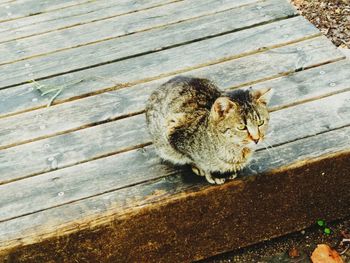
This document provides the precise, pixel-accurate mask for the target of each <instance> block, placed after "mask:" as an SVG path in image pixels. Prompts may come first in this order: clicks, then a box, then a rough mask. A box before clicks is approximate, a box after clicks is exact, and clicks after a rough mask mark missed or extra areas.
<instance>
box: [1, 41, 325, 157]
mask: <svg viewBox="0 0 350 263" xmlns="http://www.w3.org/2000/svg"><path fill="white" fill-rule="evenodd" d="M321 39H322V38H320V39H319V40H321ZM317 40H318V39H315V41H316V43H317ZM321 43H322V41H321ZM301 44H302V45H304V43H303V42H301ZM326 46H327V45H326ZM288 48H289V46H288ZM266 52H268V51H265V53H266ZM311 57H312V56H311ZM250 58H251V57H247V58H246V59H248V61H249V59H250ZM252 59H255V57H253V58H252ZM255 60H256V59H255ZM232 62H236V61H235V60H234V61H232ZM309 66H312V63H311V65H310V64H309ZM270 74H271V72H269V75H270ZM279 75H280V74H279ZM265 78H266V77H265ZM265 78H264V79H265ZM242 82H243V83H245V82H244V80H243V81H241V83H239V84H238V85H242ZM248 82H251V81H249V80H248ZM231 87H235V86H231ZM74 108H75V107H73V109H74ZM51 109H52V110H51ZM54 110H55V111H56V112H57V108H50V109H49V111H54ZM61 112H62V111H61ZM61 112H58V113H61ZM140 112H141V109H140V110H139V111H137V112H136V113H140ZM126 115H128V116H130V115H135V112H131V113H130V112H129V113H127V114H126ZM59 116H60V115H58V116H57V117H59ZM8 118H11V117H8ZM8 118H6V119H0V121H1V120H4V121H5V122H4V121H2V126H4V127H6V128H5V129H4V130H3V131H2V133H6V134H8V135H7V137H9V136H10V137H11V136H12V137H13V136H15V133H13V130H12V132H11V130H10V128H9V127H11V126H13V125H10V126H9V123H8V124H6V120H9V121H11V123H13V124H15V125H23V124H22V123H23V122H22V121H13V120H12V119H8ZM26 118H27V119H28V117H26ZM29 119H30V121H31V120H32V119H33V118H32V117H30V118H29ZM115 119H120V117H119V116H118V117H117V118H111V117H109V118H108V119H105V120H99V121H98V122H96V121H95V122H92V123H86V124H84V125H82V126H81V125H80V126H79V127H78V128H77V127H75V128H73V129H67V128H66V131H62V133H60V134H63V133H67V132H72V131H75V130H79V129H83V128H87V127H91V126H95V125H96V124H95V123H97V124H99V123H103V122H106V121H109V120H115ZM31 122H32V121H31ZM56 122H57V120H56V119H55V123H56ZM33 124H34V122H33ZM35 125H36V124H35ZM41 125H44V123H42V124H41ZM26 126H27V128H26V129H27V130H29V129H28V128H29V127H30V126H33V125H29V126H28V125H26ZM36 126H37V125H36ZM36 126H35V127H36ZM45 126H48V127H49V129H51V127H50V125H48V123H45ZM34 130H35V133H37V134H40V133H43V132H45V131H43V132H39V133H38V130H37V129H34ZM0 134H1V132H0ZM25 134H26V133H22V135H20V134H17V135H16V136H15V137H16V138H20V137H21V136H22V138H23V135H25ZM57 134H58V133H56V134H53V135H44V136H40V135H37V136H36V138H33V137H32V138H31V139H29V140H28V139H22V141H18V140H16V142H15V143H10V142H9V138H7V139H6V140H5V139H4V138H3V140H5V141H7V144H6V145H1V146H0V150H1V149H6V148H10V147H13V146H16V145H20V144H24V143H28V142H32V141H35V140H40V139H44V138H48V137H52V136H55V135H57ZM27 136H28V132H27Z"/></svg>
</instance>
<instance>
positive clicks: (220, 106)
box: [212, 97, 237, 120]
mask: <svg viewBox="0 0 350 263" xmlns="http://www.w3.org/2000/svg"><path fill="white" fill-rule="evenodd" d="M236 107H237V105H236V103H234V102H232V101H231V100H230V98H228V97H219V98H217V99H216V100H215V102H214V104H213V107H212V114H213V118H214V119H215V120H218V119H220V118H222V117H224V116H225V115H226V114H227V113H228V112H229V111H230V110H232V109H235V108H236Z"/></svg>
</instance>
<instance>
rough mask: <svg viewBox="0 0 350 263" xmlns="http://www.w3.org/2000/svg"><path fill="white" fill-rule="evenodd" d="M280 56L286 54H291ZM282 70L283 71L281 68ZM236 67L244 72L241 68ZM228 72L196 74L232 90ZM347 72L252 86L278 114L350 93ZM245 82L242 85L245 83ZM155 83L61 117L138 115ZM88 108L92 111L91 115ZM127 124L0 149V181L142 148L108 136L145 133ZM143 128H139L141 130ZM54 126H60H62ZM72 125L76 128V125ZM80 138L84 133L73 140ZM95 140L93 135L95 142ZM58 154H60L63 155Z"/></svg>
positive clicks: (342, 64)
mask: <svg viewBox="0 0 350 263" xmlns="http://www.w3.org/2000/svg"><path fill="white" fill-rule="evenodd" d="M284 53H286V54H288V53H289V52H284ZM270 61H271V60H270ZM283 61H285V62H286V61H289V62H290V61H293V60H292V59H285V58H283ZM309 61H310V60H309ZM277 63H278V65H283V64H282V63H283V62H282V61H281V62H280V63H279V62H278V61H277ZM264 66H267V64H264ZM213 67H215V66H213ZM283 67H285V65H284V66H283ZM232 68H235V66H232ZM237 68H240V70H243V67H237ZM228 72H233V70H232V71H231V70H228V71H215V70H213V69H212V67H208V68H206V70H204V69H203V72H202V73H199V72H197V73H198V75H200V76H202V77H211V78H212V79H213V80H214V81H216V82H218V83H219V84H220V85H221V87H222V88H225V89H226V88H229V87H231V86H232V83H231V81H233V79H234V81H235V83H236V81H238V80H239V76H244V73H243V71H237V72H236V73H235V74H236V75H237V77H235V78H233V77H229V76H228V75H227V74H228ZM349 74H350V62H349V61H347V60H343V61H339V62H336V63H332V64H328V65H324V66H321V67H317V68H313V69H310V70H306V71H299V72H296V73H294V74H291V75H288V76H285V77H282V78H278V79H273V80H270V81H265V82H262V83H261V84H257V85H256V86H254V88H261V87H272V88H273V89H274V90H275V93H274V97H273V100H272V101H271V103H270V105H271V109H272V110H276V109H280V108H282V107H285V106H286V105H291V104H296V103H300V102H302V101H306V100H310V99H312V98H314V99H315V98H319V97H323V96H329V95H330V94H333V93H338V92H342V91H346V90H349V88H350V83H348V79H350V76H349ZM196 75H197V74H196ZM250 76H252V74H250ZM244 80H245V81H246V79H244ZM155 82H156V83H154V82H153V83H152V82H151V83H148V84H140V85H136V86H135V87H132V88H130V89H123V90H119V91H115V92H111V93H104V94H100V95H97V96H95V97H90V98H87V99H83V100H78V101H75V102H73V104H71V106H69V105H70V104H66V106H65V107H66V108H67V109H71V111H70V110H69V111H63V110H62V111H63V112H64V114H62V115H64V116H72V117H73V116H74V118H75V125H76V126H75V128H77V127H78V126H79V125H80V126H82V125H88V124H89V123H96V122H103V121H105V120H108V119H113V118H118V117H121V116H123V115H124V116H126V115H128V114H132V113H133V114H135V113H136V112H141V111H142V110H143V109H144V105H145V101H146V99H147V98H148V96H149V94H150V92H152V91H153V90H154V88H155V87H156V86H157V85H158V84H160V83H159V82H160V81H155ZM330 83H335V84H336V85H335V86H334V85H333V84H332V85H330ZM295 91H302V92H295ZM116 98H118V101H119V102H120V101H121V102H122V103H118V102H117V101H116ZM67 105H68V107H67ZM94 105H99V107H94ZM59 107H61V106H59ZM57 109H58V111H53V112H48V111H47V109H45V110H43V111H42V110H39V111H36V113H37V115H32V116H31V117H30V118H34V119H36V120H38V122H39V123H40V120H42V119H53V120H55V119H61V116H62V115H61V114H59V115H56V114H57V113H59V112H61V110H59V108H57ZM90 109H93V111H91V110H90ZM46 114H49V115H51V114H53V115H51V117H50V116H46ZM109 114H110V115H109ZM20 116H21V115H18V116H15V117H12V118H11V119H12V121H11V122H9V123H8V124H7V125H11V123H21V122H22V121H25V120H26V118H24V119H21V118H18V117H20ZM83 116H86V118H85V119H86V122H84V119H82V118H83ZM72 117H70V118H65V120H64V123H65V124H67V123H69V122H71V121H72ZM141 118H142V117H141ZM78 120H79V122H80V123H79V125H77V121H78ZM128 121H129V119H127V120H123V121H119V122H112V123H111V124H107V125H102V126H98V127H94V128H90V129H89V130H88V131H84V132H78V133H75V136H72V134H68V135H61V136H58V137H55V138H50V139H45V140H41V141H38V142H35V143H31V144H26V145H21V146H17V147H14V148H10V149H6V150H2V151H1V152H0V160H1V161H0V171H1V173H2V174H3V177H1V179H0V182H2V183H4V182H6V181H9V180H17V179H19V178H23V177H27V176H30V175H33V174H37V173H43V172H47V171H50V170H53V169H56V168H62V167H66V166H70V165H74V164H76V163H79V162H82V161H86V160H91V159H94V158H97V157H99V156H103V155H104V154H110V153H112V152H115V151H117V150H122V149H126V148H128V146H129V145H130V141H128V140H129V139H132V140H135V141H134V145H138V144H140V141H139V139H141V140H142V141H141V142H145V141H147V140H148V139H147V137H146V138H144V137H142V138H141V137H138V136H137V135H136V134H135V135H133V136H130V137H129V133H127V132H125V134H127V137H126V138H124V139H123V140H122V139H121V138H120V137H117V138H111V137H109V134H110V133H111V132H112V133H113V132H114V131H117V130H118V133H117V134H118V136H119V135H120V134H121V133H122V131H123V130H125V131H126V130H128V131H130V132H134V131H135V132H140V133H141V134H142V133H144V132H145V131H144V129H143V128H144V126H143V125H144V124H143V122H142V119H141V121H139V120H137V121H131V123H130V129H128V128H125V129H120V125H121V124H122V123H127V122H128ZM0 123H1V121H0ZM133 124H138V125H141V126H137V127H138V128H137V129H139V130H137V129H135V130H134V129H133V128H132V125H133ZM26 125H30V123H27V124H26ZM51 125H52V124H51ZM51 125H49V129H51V130H52V129H53V127H52V126H51ZM2 126H5V125H2ZM142 126H143V128H141V127H142ZM58 127H61V125H59V126H58ZM72 127H74V125H73V126H72ZM108 130H109V131H108ZM136 130H137V131H136ZM61 131H62V130H61ZM55 132H56V133H57V132H58V130H55ZM78 134H82V135H81V136H77V135H78ZM101 134H103V136H102V137H99V138H98V136H99V135H101ZM94 136H95V137H96V136H97V137H96V138H95V137H94ZM80 137H81V138H85V137H87V138H89V139H91V141H94V142H98V144H99V145H100V147H99V148H98V149H99V151H98V150H95V151H91V149H90V148H91V147H89V146H86V145H88V144H86V142H85V141H84V140H83V141H81V140H80V139H79V138H80ZM92 137H93V138H92ZM131 137H133V138H135V139H133V138H131ZM70 138H74V139H70ZM101 140H103V141H105V143H101ZM106 141H107V142H108V143H106ZM67 142H69V143H67ZM120 143H121V144H120ZM62 147H64V151H63V150H62ZM92 147H94V146H92ZM58 152H65V154H64V155H63V157H64V158H61V157H60V158H59V159H60V161H59V162H58V163H57V166H56V165H55V166H54V167H52V165H51V163H52V162H48V161H46V160H47V158H49V157H52V155H54V156H55V154H57V153H58ZM84 152H88V153H89V154H86V153H84ZM72 154H73V155H72ZM58 155H59V156H61V155H62V154H58ZM17 160H26V162H23V161H21V162H18V161H17ZM28 163H30V165H28ZM13 166H16V167H17V169H12V167H13ZM4 175H6V176H4Z"/></svg>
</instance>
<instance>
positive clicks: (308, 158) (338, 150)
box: [0, 125, 350, 223]
mask: <svg viewBox="0 0 350 263" xmlns="http://www.w3.org/2000/svg"><path fill="white" fill-rule="evenodd" d="M349 128H350V126H349V125H348V126H344V127H342V128H339V129H334V130H330V131H327V132H323V133H319V134H318V135H316V136H307V137H304V138H302V139H300V140H298V141H294V142H290V143H287V144H283V145H280V146H276V147H274V148H275V151H278V150H279V149H280V148H281V146H285V145H291V146H290V147H284V148H285V149H288V148H291V147H292V146H293V145H300V144H303V142H304V141H308V140H311V141H319V138H318V137H321V138H322V137H329V136H330V134H336V133H337V132H338V131H339V132H340V134H342V132H343V131H344V133H349V131H350V130H349ZM345 135H346V134H345ZM347 136H349V135H347ZM314 143H315V142H314ZM337 143H338V144H339V143H340V144H341V145H340V147H339V146H333V148H335V149H330V148H331V147H328V148H324V149H322V150H319V154H320V155H317V156H315V155H314V152H308V153H307V154H304V155H305V156H302V157H303V158H304V159H302V160H300V159H299V160H296V159H297V158H293V161H294V162H293V161H292V162H290V161H291V160H288V158H287V159H286V160H283V159H278V162H275V161H272V162H268V164H265V165H263V167H260V166H259V167H258V170H259V171H257V172H256V173H252V172H251V171H249V169H245V170H243V171H242V174H241V177H245V176H247V175H256V174H261V173H266V172H274V171H286V170H288V169H290V168H296V167H300V166H302V165H304V164H305V163H306V162H312V161H317V160H320V159H323V158H328V157H332V156H337V155H339V154H342V153H349V148H346V146H344V145H346V144H344V143H341V142H339V141H338V142H337ZM318 147H321V148H322V145H319V146H318ZM152 151H153V150H151V152H152ZM255 156H257V159H255V160H254V163H256V162H257V160H258V159H261V156H265V157H264V158H265V159H266V158H268V159H270V158H272V157H271V155H270V153H269V151H268V150H266V149H261V150H260V151H257V152H256V154H255ZM264 158H262V159H264ZM274 158H275V159H276V158H279V157H274ZM272 159H273V158H272ZM270 161H271V160H270ZM281 162H282V163H281ZM286 162H288V163H286ZM253 165H254V164H253ZM269 166H271V167H269ZM274 166H275V167H274ZM174 175H176V176H179V170H173V169H172V170H170V171H169V172H168V173H167V174H166V175H164V174H163V175H161V176H154V177H152V178H149V179H148V180H144V181H140V182H138V183H132V184H130V185H125V186H123V187H119V188H115V189H109V190H106V191H104V192H103V193H97V194H95V195H90V196H86V197H81V198H79V199H74V200H71V201H68V200H67V201H65V203H60V204H56V205H53V206H50V207H47V208H43V209H40V210H37V211H33V212H29V213H26V214H22V215H19V216H14V217H11V218H7V219H6V220H1V221H0V222H1V223H6V222H9V221H11V220H14V219H18V218H22V217H26V216H30V215H33V214H37V213H40V212H44V211H50V210H51V209H55V208H59V207H63V206H65V205H70V204H75V203H79V202H81V201H84V200H88V199H94V198H96V197H100V196H102V195H106V194H110V193H113V192H118V191H121V190H127V189H128V188H130V187H133V186H137V185H142V184H147V185H150V184H152V183H155V182H157V181H159V180H160V179H162V178H167V177H171V176H174ZM192 184H193V183H192ZM198 186H199V189H197V191H199V190H203V189H204V188H209V187H217V186H210V185H208V184H206V183H205V182H204V181H203V182H201V183H198ZM192 187H195V186H194V185H193V186H192V185H186V186H184V188H187V190H189V189H191V188H192ZM195 188H196V187H195ZM123 210H124V208H123Z"/></svg>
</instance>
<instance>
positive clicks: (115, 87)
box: [0, 33, 345, 119]
mask: <svg viewBox="0 0 350 263" xmlns="http://www.w3.org/2000/svg"><path fill="white" fill-rule="evenodd" d="M319 36H321V33H317V34H314V35H311V36H308V37H303V38H301V39H298V40H294V41H288V42H285V43H283V44H278V45H273V46H270V47H269V48H259V49H258V50H254V51H251V52H243V53H241V54H239V55H233V56H228V57H225V58H222V59H219V60H214V61H210V62H208V63H203V64H197V65H195V66H192V67H187V68H183V69H180V70H176V71H173V72H169V73H162V74H159V75H157V76H154V77H149V78H143V79H140V80H136V81H130V82H125V83H123V84H117V85H112V86H107V87H104V88H101V89H99V90H97V91H93V92H87V93H85V94H79V95H76V96H72V97H69V98H67V99H59V98H57V99H56V100H55V101H54V102H53V103H52V105H58V104H62V103H66V102H71V101H75V100H79V99H83V98H86V97H90V96H95V95H98V94H102V93H106V92H111V91H116V90H120V89H123V88H128V87H132V86H135V85H139V84H143V83H147V82H151V81H155V80H157V79H161V78H166V77H170V76H175V75H178V74H183V73H186V72H188V71H192V70H196V69H200V68H205V67H208V66H212V65H216V64H220V63H223V62H227V61H230V60H236V59H239V58H243V57H246V56H252V55H255V54H259V53H263V52H265V51H269V50H273V49H276V48H280V47H284V46H288V45H291V44H296V43H299V42H302V41H305V40H311V39H314V38H317V37H319ZM344 58H345V56H343V57H341V58H337V59H330V60H329V61H327V62H324V63H323V64H327V63H331V62H336V61H338V60H341V59H344ZM301 69H302V68H297V69H295V70H292V71H289V72H284V73H281V74H277V75H274V76H272V77H271V78H277V77H280V76H283V75H288V74H290V73H293V72H296V71H300V70H301ZM73 73H74V72H73ZM58 76H61V75H58ZM52 77H55V76H52ZM41 80H44V79H41ZM264 80H267V79H261V80H257V82H260V81H264ZM257 82H256V83H257ZM23 84H25V83H22V84H18V85H13V86H10V87H15V86H20V85H23ZM249 84H255V83H254V82H249V83H244V84H242V86H245V85H249ZM10 87H6V89H7V88H10ZM237 87H238V86H237ZM6 89H5V90H6ZM45 107H46V104H44V105H41V106H35V107H32V108H27V109H25V110H20V111H17V112H14V113H10V114H3V115H1V116H0V119H1V118H5V117H9V116H14V115H17V114H21V113H25V112H29V111H33V110H37V109H41V108H45Z"/></svg>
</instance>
